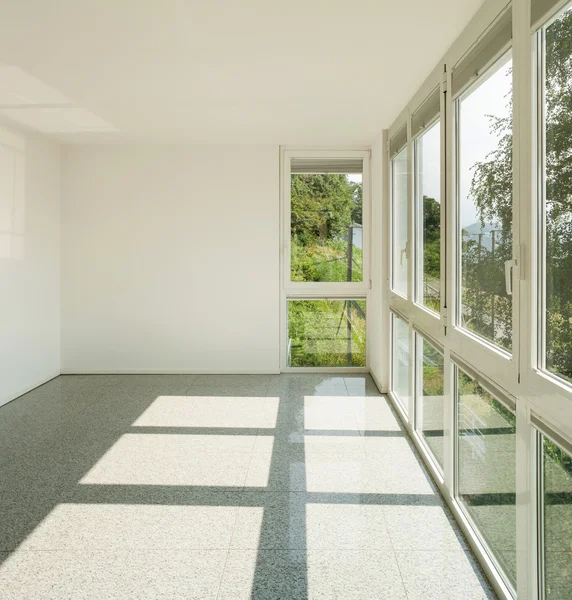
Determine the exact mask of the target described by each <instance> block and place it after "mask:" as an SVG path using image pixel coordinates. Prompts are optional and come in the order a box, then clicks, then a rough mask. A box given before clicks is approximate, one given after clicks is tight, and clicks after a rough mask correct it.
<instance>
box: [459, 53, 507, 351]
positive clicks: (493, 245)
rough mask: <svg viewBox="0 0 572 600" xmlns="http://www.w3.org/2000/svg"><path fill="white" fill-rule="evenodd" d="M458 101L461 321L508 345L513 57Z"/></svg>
mask: <svg viewBox="0 0 572 600" xmlns="http://www.w3.org/2000/svg"><path fill="white" fill-rule="evenodd" d="M495 69H496V70H494V71H493V72H491V73H490V74H489V75H488V77H487V76H485V78H484V79H483V82H482V83H481V84H480V85H479V86H478V87H477V88H475V89H473V90H472V91H469V93H467V94H466V95H465V96H463V97H461V99H460V100H459V102H458V111H459V118H458V135H459V165H458V168H459V182H458V183H459V225H460V232H459V234H460V241H461V269H460V283H461V297H460V319H461V326H462V327H464V328H465V329H468V330H470V331H472V332H473V333H475V334H477V335H478V336H480V337H482V338H485V339H486V340H488V341H490V342H492V343H494V344H496V345H497V346H500V347H501V348H504V349H505V350H508V351H510V350H511V348H512V301H511V297H510V296H508V295H507V293H506V286H505V274H504V262H505V261H506V260H510V259H511V258H512V62H511V61H509V62H508V63H504V64H503V65H502V66H500V67H495Z"/></svg>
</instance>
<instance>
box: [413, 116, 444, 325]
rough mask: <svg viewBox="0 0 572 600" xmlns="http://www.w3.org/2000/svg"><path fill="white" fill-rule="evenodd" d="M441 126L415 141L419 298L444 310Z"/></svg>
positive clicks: (435, 307) (430, 306) (419, 300)
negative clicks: (442, 304)
mask: <svg viewBox="0 0 572 600" xmlns="http://www.w3.org/2000/svg"><path fill="white" fill-rule="evenodd" d="M440 149H441V129H440V125H439V121H437V123H435V124H434V125H432V126H431V127H430V128H429V129H428V130H427V131H425V132H424V133H423V134H422V135H420V136H419V137H418V138H417V139H416V140H415V176H416V197H417V200H416V202H417V214H418V218H417V227H418V231H417V239H420V240H423V241H422V243H420V244H419V253H418V255H417V265H416V274H417V301H418V302H421V303H422V304H423V305H424V306H426V307H427V308H429V309H431V310H434V311H435V312H437V313H438V312H440V302H439V298H440V292H441V154H440Z"/></svg>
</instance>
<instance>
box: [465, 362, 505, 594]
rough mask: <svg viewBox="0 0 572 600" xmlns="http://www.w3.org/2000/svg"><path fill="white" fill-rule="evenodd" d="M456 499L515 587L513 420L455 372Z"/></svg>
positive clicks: (484, 393)
mask: <svg viewBox="0 0 572 600" xmlns="http://www.w3.org/2000/svg"><path fill="white" fill-rule="evenodd" d="M457 452H458V465H457V468H458V498H459V501H460V504H461V506H462V507H463V509H464V510H465V512H466V513H467V514H468V515H469V517H470V518H471V520H472V521H473V523H474V525H475V528H476V530H477V532H478V533H479V534H480V536H481V537H482V539H483V540H484V542H485V543H486V545H487V546H488V547H489V549H490V551H491V554H492V555H493V556H494V557H495V558H496V561H497V562H498V564H499V565H500V567H501V569H502V571H503V572H504V573H505V574H506V576H507V578H508V580H509V582H510V583H511V584H512V586H513V587H515V586H516V484H515V479H516V419H515V416H514V415H513V413H512V412H511V411H510V410H508V409H507V408H506V407H505V406H504V404H502V403H501V402H499V401H498V400H496V399H495V398H494V397H493V396H491V395H490V394H489V393H488V392H486V391H485V390H484V389H483V388H482V387H481V386H480V385H479V384H478V383H477V382H476V381H475V380H474V379H472V378H471V377H469V376H468V375H466V374H465V373H464V372H463V371H461V370H460V369H457Z"/></svg>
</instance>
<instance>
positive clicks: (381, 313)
mask: <svg viewBox="0 0 572 600" xmlns="http://www.w3.org/2000/svg"><path fill="white" fill-rule="evenodd" d="M384 147H385V137H384V135H383V134H382V133H380V134H379V135H378V136H377V137H376V138H375V140H374V142H373V144H372V147H371V165H372V166H371V204H372V211H371V231H372V261H371V273H372V277H371V279H372V287H371V291H370V294H369V306H368V311H367V318H368V319H369V341H368V351H369V366H370V371H371V375H372V377H373V378H374V379H375V382H376V383H377V385H378V386H379V387H380V388H381V390H382V391H383V392H387V391H388V390H389V348H390V344H389V320H388V317H387V277H388V275H387V265H386V259H385V257H386V253H387V249H388V245H387V243H386V236H387V234H388V232H389V230H388V228H387V227H386V220H387V217H388V214H389V211H388V210H387V207H386V206H384V204H383V201H384V198H387V197H388V196H387V195H386V194H385V193H384V186H385V185H386V184H387V181H386V180H387V175H386V169H385V163H386V155H385V152H384Z"/></svg>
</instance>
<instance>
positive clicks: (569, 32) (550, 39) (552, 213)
mask: <svg viewBox="0 0 572 600" xmlns="http://www.w3.org/2000/svg"><path fill="white" fill-rule="evenodd" d="M545 39H546V55H545V57H546V58H545V81H544V86H545V94H544V111H545V118H544V129H545V131H544V135H545V140H546V142H545V153H546V156H545V163H544V169H545V190H546V191H545V202H544V213H545V225H544V227H542V228H541V233H543V234H544V246H545V250H544V252H545V260H544V264H545V283H544V285H541V288H542V287H544V288H545V292H546V303H545V311H544V319H545V321H544V326H545V332H546V344H545V348H546V350H545V367H546V369H547V370H548V371H551V372H552V373H554V374H556V375H558V376H559V377H562V378H563V379H566V380H568V381H570V382H572V45H571V44H570V40H571V39H572V8H571V9H568V10H567V11H565V12H563V13H562V14H561V15H560V17H559V18H558V19H556V20H555V21H554V22H552V23H551V25H550V26H549V27H547V28H546V35H545Z"/></svg>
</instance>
